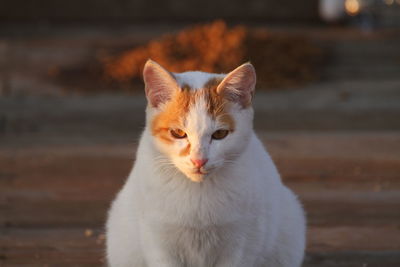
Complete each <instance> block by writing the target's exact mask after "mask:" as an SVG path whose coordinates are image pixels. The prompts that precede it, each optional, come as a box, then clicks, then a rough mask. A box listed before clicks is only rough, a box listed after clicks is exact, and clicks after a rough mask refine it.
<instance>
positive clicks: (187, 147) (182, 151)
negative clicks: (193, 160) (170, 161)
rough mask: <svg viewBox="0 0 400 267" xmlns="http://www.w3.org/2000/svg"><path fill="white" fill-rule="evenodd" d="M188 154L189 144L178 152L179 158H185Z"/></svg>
mask: <svg viewBox="0 0 400 267" xmlns="http://www.w3.org/2000/svg"><path fill="white" fill-rule="evenodd" d="M189 153H190V144H187V146H186V147H185V148H184V149H182V150H181V152H179V156H181V157H183V156H187V155H189Z"/></svg>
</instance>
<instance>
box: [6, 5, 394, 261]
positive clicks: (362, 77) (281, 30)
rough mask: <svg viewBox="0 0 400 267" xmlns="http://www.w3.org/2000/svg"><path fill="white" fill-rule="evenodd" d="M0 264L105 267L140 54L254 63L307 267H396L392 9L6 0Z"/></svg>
mask: <svg viewBox="0 0 400 267" xmlns="http://www.w3.org/2000/svg"><path fill="white" fill-rule="evenodd" d="M0 6H1V8H0V266H101V265H102V264H103V261H104V256H103V252H104V227H103V226H104V222H105V218H106V211H107V209H108V207H109V204H110V201H111V200H112V199H113V197H114V196H115V194H116V192H117V191H118V190H119V189H120V188H121V186H122V184H123V182H124V180H125V178H126V177H127V175H128V174H129V171H130V168H131V166H132V163H133V161H134V159H135V150H136V146H137V141H138V138H139V135H140V132H141V130H142V129H143V126H144V108H145V105H146V102H145V97H144V94H143V84H142V80H141V77H140V73H141V70H142V67H143V64H144V62H145V60H146V59H147V58H152V59H154V60H156V61H158V62H159V63H161V64H162V65H163V66H164V67H166V68H168V69H170V70H173V71H184V70H191V69H199V70H203V71H209V72H229V71H230V70H232V69H233V68H235V67H236V66H237V65H239V64H241V63H243V62H246V61H251V62H252V63H253V64H254V65H255V67H256V70H257V74H258V85H257V91H256V97H255V99H254V106H255V111H256V118H255V129H256V131H257V133H258V134H259V136H260V138H261V139H262V141H263V142H264V143H265V144H266V146H267V148H268V150H269V152H270V154H271V155H272V157H273V159H274V160H275V162H276V164H277V166H278V168H279V170H280V172H281V174H282V177H283V180H284V182H285V183H286V184H287V185H288V186H289V187H290V188H292V189H293V190H294V191H295V192H296V193H297V194H298V195H299V197H300V199H301V200H302V202H303V203H304V206H305V209H306V211H307V216H308V224H309V230H308V246H307V256H306V259H305V263H304V266H308V267H311V266H318V267H328V266H329V267H333V266H335V267H345V266H346V267H352V266H354V267H355V266H357V267H372V266H376V267H382V266H385V267H391V266H393V267H394V266H396V267H397V266H400V135H399V133H400V1H398V0H308V1H296V0H280V1H278V0H248V1H245V2H241V1H227V0H213V1H211V0H203V1H180V0H164V1H162V0H156V1H144V0H114V1H110V0H102V1H100V0H97V1H96V0H87V1H78V0H70V1H58V0H40V1H38V0H36V1H34V0H24V1H22V0H13V1H11V0H0Z"/></svg>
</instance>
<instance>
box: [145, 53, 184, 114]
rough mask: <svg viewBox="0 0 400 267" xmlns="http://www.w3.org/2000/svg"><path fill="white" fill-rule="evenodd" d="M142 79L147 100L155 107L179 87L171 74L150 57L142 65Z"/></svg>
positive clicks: (168, 98) (167, 99) (169, 97)
mask: <svg viewBox="0 0 400 267" xmlns="http://www.w3.org/2000/svg"><path fill="white" fill-rule="evenodd" d="M143 79H144V83H145V90H146V97H147V100H148V101H149V103H150V105H151V106H152V107H155V108H157V107H158V106H159V105H160V104H163V103H166V102H167V101H169V100H170V99H171V96H172V94H173V93H174V91H176V90H177V89H178V88H179V86H178V83H177V81H176V80H175V78H174V77H173V76H172V74H171V73H170V72H169V71H167V70H166V69H164V68H163V67H161V65H159V64H158V63H156V62H155V61H153V60H151V59H149V60H147V62H146V64H145V65H144V68H143Z"/></svg>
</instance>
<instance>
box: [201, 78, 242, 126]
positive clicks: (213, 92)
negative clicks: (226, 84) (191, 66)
mask: <svg viewBox="0 0 400 267" xmlns="http://www.w3.org/2000/svg"><path fill="white" fill-rule="evenodd" d="M221 81H222V79H221V78H216V77H214V78H211V79H210V80H208V82H207V83H206V84H205V88H204V90H205V92H204V97H205V100H206V103H207V110H208V113H209V114H210V115H211V116H212V117H213V118H214V119H216V120H219V121H220V122H222V123H224V124H226V125H227V126H228V127H229V130H231V131H233V130H234V129H235V121H234V119H233V117H232V116H231V115H230V114H229V112H228V109H229V105H230V102H229V101H228V100H227V99H226V98H225V97H224V96H222V95H221V94H218V93H217V87H218V85H219V84H220V83H221Z"/></svg>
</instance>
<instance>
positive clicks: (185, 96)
mask: <svg viewBox="0 0 400 267" xmlns="http://www.w3.org/2000/svg"><path fill="white" fill-rule="evenodd" d="M143 77H144V81H145V85H146V87H145V88H146V96H147V100H148V107H147V127H148V130H149V132H150V134H151V135H152V138H153V140H154V144H155V146H156V148H157V149H158V150H159V151H160V152H161V153H163V154H164V155H166V156H167V158H169V159H170V161H171V162H172V163H173V164H174V165H175V166H176V167H177V168H178V169H179V170H180V171H181V172H182V173H184V174H185V175H186V176H187V178H189V179H190V180H192V181H195V182H201V181H203V179H204V178H206V177H207V176H208V175H211V174H213V173H215V172H216V171H217V170H219V169H221V168H223V167H225V166H228V165H229V164H233V163H234V161H235V159H236V158H237V157H238V156H240V154H241V152H242V151H243V149H244V148H245V146H246V144H247V142H248V139H249V136H250V134H251V132H252V127H253V108H252V106H251V99H252V96H253V93H254V87H255V83H256V74H255V70H254V67H253V66H252V65H251V64H250V63H246V64H243V65H241V66H239V67H238V68H236V69H235V70H233V71H232V72H230V73H228V74H212V73H204V72H184V73H170V72H168V71H167V70H165V69H164V68H163V67H161V66H160V65H159V64H157V63H156V62H154V61H151V60H149V61H147V63H146V65H145V67H144V70H143Z"/></svg>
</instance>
